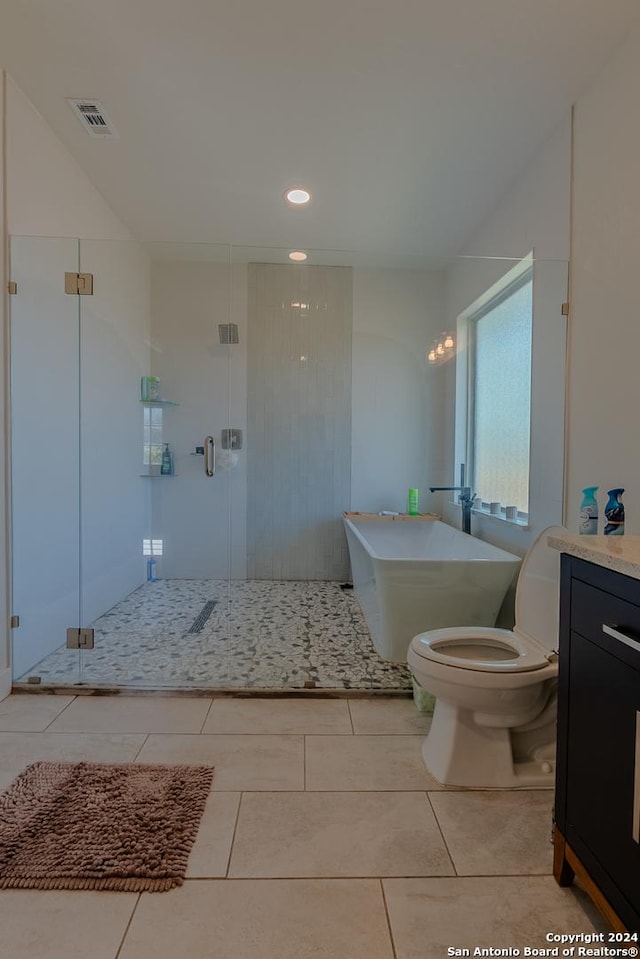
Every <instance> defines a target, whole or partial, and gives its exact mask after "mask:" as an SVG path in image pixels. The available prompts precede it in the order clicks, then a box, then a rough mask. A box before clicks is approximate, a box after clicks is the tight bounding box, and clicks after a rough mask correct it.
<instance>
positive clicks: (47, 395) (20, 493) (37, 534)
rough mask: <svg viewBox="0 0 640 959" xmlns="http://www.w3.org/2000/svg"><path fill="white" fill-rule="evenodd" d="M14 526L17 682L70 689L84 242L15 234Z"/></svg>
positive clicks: (76, 620) (75, 619) (76, 592)
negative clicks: (74, 281) (74, 291)
mask: <svg viewBox="0 0 640 959" xmlns="http://www.w3.org/2000/svg"><path fill="white" fill-rule="evenodd" d="M10 258H11V272H10V275H11V279H12V280H13V281H14V282H15V283H16V284H17V292H16V295H15V296H12V297H11V304H10V306H11V312H10V330H11V526H12V614H13V616H15V617H18V618H19V625H16V626H14V628H13V631H12V664H13V678H14V682H27V681H29V682H34V683H39V682H40V683H55V684H59V685H66V684H73V683H76V682H77V681H78V654H77V652H74V651H72V650H68V649H67V648H66V631H67V629H68V628H70V627H77V626H79V624H80V580H79V574H80V561H79V542H80V515H79V492H80V474H79V468H80V457H79V405H78V387H79V299H80V298H79V297H78V296H72V295H69V294H67V293H65V273H67V272H72V273H74V272H77V271H78V269H79V267H78V243H77V241H76V240H73V239H66V238H51V237H12V238H11V241H10Z"/></svg>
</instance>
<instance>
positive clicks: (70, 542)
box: [5, 80, 149, 671]
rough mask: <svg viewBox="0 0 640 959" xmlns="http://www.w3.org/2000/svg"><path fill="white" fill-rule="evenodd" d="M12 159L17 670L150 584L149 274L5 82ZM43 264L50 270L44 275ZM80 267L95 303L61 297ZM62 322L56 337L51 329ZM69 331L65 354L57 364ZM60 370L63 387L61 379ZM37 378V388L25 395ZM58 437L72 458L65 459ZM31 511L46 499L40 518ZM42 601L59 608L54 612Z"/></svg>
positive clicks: (61, 150) (62, 152)
mask: <svg viewBox="0 0 640 959" xmlns="http://www.w3.org/2000/svg"><path fill="white" fill-rule="evenodd" d="M6 158H7V169H6V189H5V195H6V207H7V228H8V233H9V234H10V235H11V236H12V237H14V238H16V240H15V242H14V243H13V249H14V262H13V263H12V267H13V268H15V270H16V271H18V272H19V273H20V279H19V288H18V294H17V295H16V296H15V297H11V308H12V332H13V334H14V335H15V337H16V339H15V343H16V344H17V345H18V344H19V345H20V346H21V351H20V356H19V358H18V365H17V366H16V368H15V377H14V383H13V390H14V397H15V398H16V405H15V410H14V412H19V415H20V416H21V423H20V425H19V424H16V425H17V426H18V429H17V430H16V431H15V435H14V457H13V459H14V464H13V466H14V476H15V475H19V476H20V483H19V484H16V490H15V504H16V510H17V511H18V510H19V512H20V516H19V517H17V518H16V519H17V521H16V522H15V523H14V561H15V563H14V565H15V564H17V565H15V568H14V574H15V576H14V579H15V582H14V588H13V593H14V597H15V599H16V601H17V604H18V605H19V606H21V607H22V608H20V609H18V608H12V610H11V611H12V612H13V613H17V614H18V615H21V617H22V620H21V626H20V629H19V630H18V631H17V632H16V634H15V638H16V642H18V643H19V647H17V648H19V649H20V653H21V655H20V664H19V666H18V668H19V670H20V671H23V670H24V669H31V667H32V666H33V665H35V663H36V662H37V660H38V659H39V658H40V657H41V656H42V655H45V654H46V653H47V652H50V651H51V650H52V649H54V648H55V647H56V646H59V645H61V644H62V643H63V642H64V639H65V636H64V629H65V628H66V627H67V626H73V625H78V618H79V617H80V618H81V619H82V622H81V625H88V624H89V623H90V622H91V620H92V619H93V618H95V616H97V615H99V614H100V613H102V612H104V611H105V610H106V609H107V608H109V606H111V605H112V604H113V603H114V602H116V601H117V600H118V599H120V598H122V596H123V595H124V594H125V593H126V592H129V591H130V590H131V589H133V588H135V587H136V586H137V585H138V584H139V583H141V582H142V580H143V572H144V565H143V560H142V556H141V552H142V550H141V541H142V538H143V536H144V535H145V532H146V526H145V521H146V519H147V516H146V506H145V498H146V499H148V489H147V488H146V487H144V486H143V485H142V484H143V481H142V480H140V479H139V476H138V473H139V471H140V468H139V461H140V458H141V456H140V445H141V435H140V433H139V431H138V425H137V421H138V416H139V413H140V404H139V379H140V375H142V373H145V372H147V371H148V356H149V276H148V262H147V258H146V255H144V254H143V253H142V251H141V250H140V248H139V246H138V245H137V244H136V243H135V242H134V241H132V240H131V239H130V234H129V232H128V230H127V228H126V226H125V225H124V224H123V223H121V222H120V221H119V220H118V219H117V218H116V217H115V215H114V214H113V212H112V211H111V209H110V208H109V206H108V205H107V204H106V203H105V201H104V200H103V198H102V197H101V195H100V194H99V193H98V192H97V190H95V188H94V187H93V186H92V184H91V183H90V181H89V180H88V179H87V177H86V176H85V175H84V174H83V173H82V171H81V170H80V168H79V167H78V166H77V164H76V163H75V161H74V160H73V159H72V158H71V156H70V155H69V154H68V153H67V152H66V151H65V149H64V147H63V146H62V145H61V144H60V142H59V141H58V140H57V138H56V137H55V135H54V134H53V132H52V131H51V129H50V128H49V127H48V126H47V124H46V123H45V122H44V120H43V119H42V117H40V115H39V114H38V113H37V112H36V111H35V110H34V108H33V107H32V106H31V104H30V103H29V101H28V100H27V99H26V97H25V96H24V95H23V94H22V93H21V91H20V90H19V89H18V88H17V87H16V85H15V84H14V83H13V82H12V81H11V80H9V81H8V84H7V111H6ZM29 235H30V236H29ZM21 236H24V237H25V238H24V239H22V240H20V239H18V238H19V237H21ZM38 237H40V238H41V239H37V238H38ZM59 237H69V238H74V237H81V238H83V242H82V243H80V244H79V243H78V242H77V241H76V240H74V239H66V240H60V239H56V238H59ZM87 238H90V239H91V242H89V241H88V239H87ZM31 251H36V252H37V256H36V255H35V253H34V255H33V256H32V255H31ZM36 261H37V262H36ZM38 263H39V264H40V265H41V267H42V271H44V272H42V271H41V272H40V273H39V272H38V268H37V264H38ZM82 268H84V269H86V270H87V271H89V272H93V273H94V290H95V295H94V297H83V298H72V297H66V296H65V295H64V293H63V292H62V291H63V289H64V272H65V271H74V272H75V271H77V270H79V269H82ZM12 278H16V277H14V276H13V275H12ZM34 311H35V312H34ZM58 320H59V322H60V323H61V324H62V327H61V328H60V330H59V333H60V336H58V335H57V333H56V329H55V328H54V327H53V325H52V324H54V321H55V322H57V321H58ZM32 322H35V323H36V325H37V322H42V323H44V324H45V326H46V325H47V324H48V327H47V329H48V333H49V334H50V335H51V336H52V341H51V344H50V347H47V346H46V345H45V337H44V336H37V335H33V336H28V335H26V334H27V332H28V330H27V327H28V325H29V323H32ZM22 333H24V334H25V335H23V336H21V334H22ZM64 337H66V342H67V345H70V348H69V349H68V350H66V351H64V355H61V356H59V357H58V360H59V362H56V363H54V361H53V357H54V356H55V351H56V349H58V351H59V348H60V346H61V344H62V342H63V338H64ZM74 344H75V345H74ZM80 344H81V349H80V351H79V350H78V346H79V345H80ZM79 357H80V359H81V363H79ZM54 367H55V375H56V376H58V377H62V378H63V379H65V378H66V386H60V388H57V387H56V385H55V383H54V382H53V380H54V376H53V369H54ZM81 372H82V384H81V392H82V405H81V415H82V419H81V425H80V423H79V420H78V395H79V386H80V382H79V376H80V374H81ZM31 384H34V385H35V387H37V388H36V389H34V390H33V391H32V395H31V396H30V395H29V394H30V389H31ZM65 390H66V392H65ZM18 395H19V396H20V401H18ZM38 396H39V400H38ZM36 400H37V402H36ZM65 404H66V405H65ZM74 423H75V424H76V426H75V432H73V430H74ZM69 430H71V432H73V436H72V435H71V434H70V433H69ZM79 431H81V433H82V458H80V455H79V435H78V433H79ZM62 433H64V434H65V436H66V437H67V440H68V450H67V453H68V455H67V454H65V455H63V453H62V445H63V444H62V440H61V434H62ZM43 435H44V436H45V438H46V439H47V440H48V441H50V443H51V449H50V450H49V451H47V448H46V444H45V441H44V440H43V441H42V443H41V445H40V452H41V457H42V465H43V469H42V470H41V471H34V469H33V449H34V441H35V442H37V441H38V440H39V439H40V438H41V436H43ZM56 438H58V440H59V442H56ZM81 471H82V492H83V496H82V499H81V500H80V498H79V496H78V495H77V494H78V477H79V475H80V472H81ZM56 484H57V485H59V486H61V487H63V488H64V489H65V490H66V499H65V495H57V494H56V493H55V492H54V487H55V486H56ZM18 485H19V489H18V488H17V487H18ZM80 502H82V511H81V513H80ZM35 505H38V506H39V507H42V509H41V514H38V515H39V516H40V521H38V522H37V521H36V515H35V514H36V510H35V508H34V506H35ZM30 506H31V509H30ZM80 530H81V532H80ZM80 540H81V541H82V551H81V554H80V550H79V542H80ZM80 555H81V558H82V568H81V569H78V562H79V556H80ZM36 565H37V566H38V568H39V569H40V570H41V572H40V573H39V574H36V572H35V569H36ZM63 570H65V571H66V574H65V575H66V579H65V581H64V584H61V583H60V582H58V581H59V580H60V575H59V574H61V572H62V571H63ZM54 571H55V574H56V575H55V576H54ZM76 574H77V575H76ZM56 577H57V579H56ZM56 582H58V585H59V586H60V589H56V586H55V583H56ZM63 598H64V602H62V600H63ZM83 607H84V618H82V617H83ZM47 609H49V610H51V611H53V610H55V615H53V613H52V615H51V616H47V615H46V612H47ZM38 617H40V618H41V619H42V618H44V619H43V621H44V623H45V624H46V628H45V627H43V626H42V623H41V622H40V620H39V619H38ZM71 617H72V618H71ZM5 621H6V620H5ZM29 622H31V626H32V629H31V630H30V629H29V627H28V624H29ZM30 635H31V638H32V640H33V641H32V642H31V641H30V640H29V636H30ZM87 662H88V664H90V660H87Z"/></svg>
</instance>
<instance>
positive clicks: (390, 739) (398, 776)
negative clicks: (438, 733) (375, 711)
mask: <svg viewBox="0 0 640 959" xmlns="http://www.w3.org/2000/svg"><path fill="white" fill-rule="evenodd" d="M421 746H422V736H350V737H347V736H308V737H307V739H306V743H305V750H306V788H307V789H311V790H313V789H335V790H342V789H345V790H355V791H358V790H363V789H399V790H403V791H407V790H411V789H441V788H442V787H441V786H440V784H439V783H438V782H437V780H435V779H434V778H433V776H430V775H429V773H428V772H427V770H426V767H425V765H424V762H423V759H422V753H421Z"/></svg>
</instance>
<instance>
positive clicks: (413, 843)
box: [229, 792, 454, 878]
mask: <svg viewBox="0 0 640 959" xmlns="http://www.w3.org/2000/svg"><path fill="white" fill-rule="evenodd" d="M453 873H454V870H453V866H452V865H451V860H450V859H449V856H448V854H447V850H446V847H445V845H444V843H443V841H442V837H441V835H440V831H439V829H438V825H437V823H436V819H435V817H434V815H433V813H432V811H431V807H430V805H429V802H428V799H427V797H426V795H425V794H424V793H420V792H408V793H397V792H396V793H390V792H382V793H374V792H364V793H357V792H339V793H308V792H307V793H248V794H246V795H244V796H243V797H242V802H241V804H240V813H239V816H238V825H237V828H236V836H235V839H234V843H233V851H232V855H231V865H230V866H229V875H230V876H234V877H238V878H261V877H262V878H270V877H282V878H284V877H288V878H294V877H298V876H324V877H327V878H331V877H334V876H335V877H342V876H450V875H453Z"/></svg>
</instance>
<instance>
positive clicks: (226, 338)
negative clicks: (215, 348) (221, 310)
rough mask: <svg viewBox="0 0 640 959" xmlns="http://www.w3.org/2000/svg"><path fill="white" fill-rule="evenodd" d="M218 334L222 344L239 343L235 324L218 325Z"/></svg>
mask: <svg viewBox="0 0 640 959" xmlns="http://www.w3.org/2000/svg"><path fill="white" fill-rule="evenodd" d="M218 334H219V336H220V342H221V343H223V344H228V343H239V342H240V340H239V338H238V324H237V323H218Z"/></svg>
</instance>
